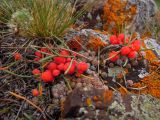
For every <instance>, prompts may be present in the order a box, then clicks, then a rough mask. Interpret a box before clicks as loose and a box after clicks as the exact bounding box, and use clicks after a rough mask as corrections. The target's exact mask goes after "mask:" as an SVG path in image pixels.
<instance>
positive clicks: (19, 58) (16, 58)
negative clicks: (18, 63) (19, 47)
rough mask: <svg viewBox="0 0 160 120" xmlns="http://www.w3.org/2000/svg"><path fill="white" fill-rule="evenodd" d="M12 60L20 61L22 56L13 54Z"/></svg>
mask: <svg viewBox="0 0 160 120" xmlns="http://www.w3.org/2000/svg"><path fill="white" fill-rule="evenodd" d="M14 59H15V60H21V59H22V55H21V54H20V53H18V52H17V53H14Z"/></svg>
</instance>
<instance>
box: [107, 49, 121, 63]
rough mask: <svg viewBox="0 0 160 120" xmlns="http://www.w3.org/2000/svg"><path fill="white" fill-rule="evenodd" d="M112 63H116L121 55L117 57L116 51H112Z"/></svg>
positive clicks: (110, 54)
mask: <svg viewBox="0 0 160 120" xmlns="http://www.w3.org/2000/svg"><path fill="white" fill-rule="evenodd" d="M109 58H110V61H112V62H115V61H117V60H118V59H119V55H117V52H116V51H112V52H110V53H109Z"/></svg>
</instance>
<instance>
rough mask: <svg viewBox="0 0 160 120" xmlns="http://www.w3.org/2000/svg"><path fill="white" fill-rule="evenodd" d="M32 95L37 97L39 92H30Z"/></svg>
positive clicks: (35, 90)
mask: <svg viewBox="0 0 160 120" xmlns="http://www.w3.org/2000/svg"><path fill="white" fill-rule="evenodd" d="M32 95H33V96H35V97H37V96H38V95H39V91H38V90H37V89H33V90H32Z"/></svg>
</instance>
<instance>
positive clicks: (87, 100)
mask: <svg viewBox="0 0 160 120" xmlns="http://www.w3.org/2000/svg"><path fill="white" fill-rule="evenodd" d="M86 104H87V105H88V106H91V105H92V99H91V98H87V99H86Z"/></svg>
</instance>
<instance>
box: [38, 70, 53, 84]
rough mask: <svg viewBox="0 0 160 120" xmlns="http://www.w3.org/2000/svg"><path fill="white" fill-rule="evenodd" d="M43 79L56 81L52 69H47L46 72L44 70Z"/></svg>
mask: <svg viewBox="0 0 160 120" xmlns="http://www.w3.org/2000/svg"><path fill="white" fill-rule="evenodd" d="M41 79H42V80H43V81H44V82H52V81H54V77H53V76H52V73H51V71H50V70H46V71H45V72H43V73H42V74H41Z"/></svg>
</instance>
